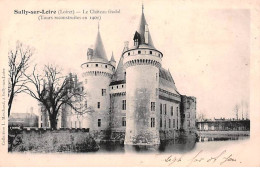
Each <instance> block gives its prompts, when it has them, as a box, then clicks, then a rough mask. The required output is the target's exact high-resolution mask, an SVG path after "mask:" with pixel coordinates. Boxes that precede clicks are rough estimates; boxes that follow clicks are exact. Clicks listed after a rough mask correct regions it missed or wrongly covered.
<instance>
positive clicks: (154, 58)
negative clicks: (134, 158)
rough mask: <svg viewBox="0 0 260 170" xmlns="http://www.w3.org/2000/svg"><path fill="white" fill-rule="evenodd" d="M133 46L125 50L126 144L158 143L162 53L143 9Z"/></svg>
mask: <svg viewBox="0 0 260 170" xmlns="http://www.w3.org/2000/svg"><path fill="white" fill-rule="evenodd" d="M133 40H134V46H133V47H132V48H130V49H128V50H126V51H125V52H124V53H123V57H124V61H123V63H124V67H125V70H126V72H125V74H126V122H127V123H126V134H125V145H157V144H159V143H160V137H159V115H158V113H159V111H158V109H159V107H158V106H159V105H158V104H159V103H158V100H159V99H158V98H159V68H160V67H161V60H162V56H163V54H162V53H161V52H160V51H158V50H157V49H156V48H155V47H154V45H153V42H152V38H151V35H150V33H149V30H148V25H147V23H146V20H145V16H144V13H143V12H142V16H141V22H140V26H139V29H138V31H136V32H135V35H134V38H133Z"/></svg>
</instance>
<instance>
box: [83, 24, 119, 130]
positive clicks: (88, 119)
mask: <svg viewBox="0 0 260 170" xmlns="http://www.w3.org/2000/svg"><path fill="white" fill-rule="evenodd" d="M113 62H115V61H112V63H113ZM112 63H111V62H109V61H108V60H107V56H106V52H105V48H104V46H103V42H102V39H101V35H100V31H99V29H98V33H97V38H96V43H95V46H94V49H91V48H89V49H88V52H87V62H86V63H83V64H82V65H81V67H82V69H83V78H84V89H85V91H86V95H87V96H86V101H85V104H84V105H85V107H86V108H87V113H86V115H85V118H84V120H85V121H84V123H83V126H82V127H84V128H90V131H92V130H94V131H100V130H107V129H108V128H109V122H110V120H109V109H110V98H109V84H110V82H111V78H112V75H113V74H114V70H115V66H114V64H112Z"/></svg>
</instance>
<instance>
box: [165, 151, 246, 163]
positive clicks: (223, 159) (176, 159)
mask: <svg viewBox="0 0 260 170" xmlns="http://www.w3.org/2000/svg"><path fill="white" fill-rule="evenodd" d="M236 161H237V159H236V158H235V157H234V155H233V154H230V153H227V151H226V150H223V151H222V152H220V153H219V154H217V155H214V156H208V155H207V156H205V155H204V154H203V150H200V151H199V152H198V153H196V154H195V155H194V156H193V157H192V158H190V157H188V156H186V157H185V156H184V155H181V156H174V155H170V156H168V157H167V158H166V159H164V162H165V163H167V165H168V166H171V165H174V164H175V163H181V162H182V163H184V164H186V163H187V164H186V166H192V165H196V164H198V163H203V164H208V165H212V164H214V163H216V165H217V164H218V165H224V164H225V163H227V162H236ZM240 163H241V162H240Z"/></svg>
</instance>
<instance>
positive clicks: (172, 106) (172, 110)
mask: <svg viewBox="0 0 260 170" xmlns="http://www.w3.org/2000/svg"><path fill="white" fill-rule="evenodd" d="M171 116H173V106H171Z"/></svg>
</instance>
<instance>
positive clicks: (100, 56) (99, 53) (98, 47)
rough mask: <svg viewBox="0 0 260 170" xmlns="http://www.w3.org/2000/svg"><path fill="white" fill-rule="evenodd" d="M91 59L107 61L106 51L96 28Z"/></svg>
mask: <svg viewBox="0 0 260 170" xmlns="http://www.w3.org/2000/svg"><path fill="white" fill-rule="evenodd" d="M91 61H103V62H108V60H107V55H106V51H105V48H104V45H103V42H102V38H101V35H100V32H99V29H98V33H97V38H96V43H95V46H94V53H93V57H92V58H91Z"/></svg>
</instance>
